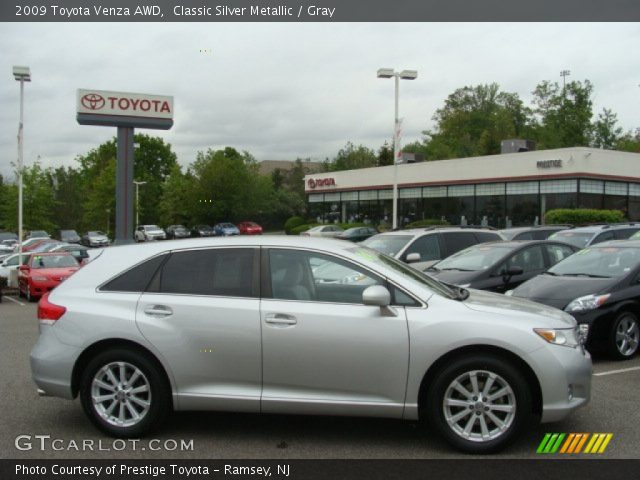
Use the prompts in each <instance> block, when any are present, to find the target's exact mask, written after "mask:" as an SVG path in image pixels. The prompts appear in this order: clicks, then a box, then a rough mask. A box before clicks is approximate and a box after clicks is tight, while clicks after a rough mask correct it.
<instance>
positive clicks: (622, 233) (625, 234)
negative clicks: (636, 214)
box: [613, 228, 638, 240]
mask: <svg viewBox="0 0 640 480" xmlns="http://www.w3.org/2000/svg"><path fill="white" fill-rule="evenodd" d="M637 231H638V229H637V228H619V229H617V230H614V232H613V233H614V236H615V238H617V239H619V240H626V239H627V238H629V237H630V236H631V235H633V234H634V233H636V232H637Z"/></svg>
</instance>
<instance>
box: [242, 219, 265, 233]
mask: <svg viewBox="0 0 640 480" xmlns="http://www.w3.org/2000/svg"><path fill="white" fill-rule="evenodd" d="M238 230H240V235H262V227H261V226H260V225H258V224H257V223H256V222H240V223H239V224H238Z"/></svg>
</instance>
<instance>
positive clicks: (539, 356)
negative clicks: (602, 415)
mask: <svg viewBox="0 0 640 480" xmlns="http://www.w3.org/2000/svg"><path fill="white" fill-rule="evenodd" d="M530 360H531V364H532V365H531V366H532V367H533V369H534V371H535V373H536V375H537V377H538V380H539V382H540V389H541V391H542V419H541V421H542V422H556V421H559V420H562V419H563V418H565V417H566V416H567V415H569V414H570V413H571V412H572V411H573V410H575V409H576V408H579V407H582V406H584V405H586V404H587V403H589V400H590V399H591V374H592V365H591V356H590V355H589V353H588V352H587V351H586V350H584V349H583V348H582V347H579V348H569V347H564V346H560V345H548V346H545V347H544V348H540V349H538V350H536V351H535V352H532V353H531V354H530Z"/></svg>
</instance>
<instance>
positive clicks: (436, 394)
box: [426, 355, 532, 454]
mask: <svg viewBox="0 0 640 480" xmlns="http://www.w3.org/2000/svg"><path fill="white" fill-rule="evenodd" d="M426 403H427V405H426V414H427V416H428V419H429V421H430V423H431V424H432V425H433V426H434V427H435V428H436V429H437V430H438V431H439V432H440V433H441V434H442V436H443V437H444V438H445V439H446V440H447V441H448V442H449V443H450V444H452V445H453V446H454V447H456V448H458V449H459V450H462V451H464V452H469V453H476V454H483V453H493V452H497V451H499V450H501V449H502V448H504V447H505V446H507V445H509V444H510V443H511V442H512V440H513V439H514V438H515V437H516V436H517V435H518V434H519V433H520V432H521V431H522V429H523V428H524V427H525V426H526V425H527V424H528V423H529V421H530V419H531V416H532V400H531V392H530V390H529V387H528V386H527V383H526V381H525V380H524V378H523V375H522V374H521V373H520V372H519V371H518V370H517V369H516V368H514V367H512V366H511V365H509V364H508V363H507V362H506V361H504V360H502V359H500V358H499V357H494V356H490V355H473V356H470V357H467V358H458V359H456V360H454V361H453V362H451V363H450V364H449V365H447V366H446V367H444V368H443V369H442V370H441V371H440V372H438V374H437V375H436V377H435V379H434V381H433V383H432V384H431V388H430V389H429V392H428V399H427V402H426Z"/></svg>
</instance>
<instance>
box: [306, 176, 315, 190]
mask: <svg viewBox="0 0 640 480" xmlns="http://www.w3.org/2000/svg"><path fill="white" fill-rule="evenodd" d="M307 185H309V188H316V181H315V180H314V179H313V178H310V179H309V181H308V182H307Z"/></svg>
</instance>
